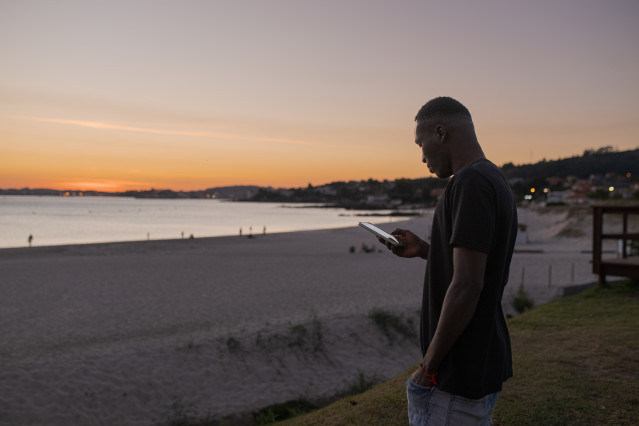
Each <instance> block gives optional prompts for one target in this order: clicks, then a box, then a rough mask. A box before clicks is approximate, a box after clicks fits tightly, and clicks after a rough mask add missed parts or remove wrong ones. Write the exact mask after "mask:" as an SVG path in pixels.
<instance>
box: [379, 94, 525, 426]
mask: <svg viewBox="0 0 639 426" xmlns="http://www.w3.org/2000/svg"><path fill="white" fill-rule="evenodd" d="M415 122H416V127H415V143H416V144H417V145H418V146H419V147H420V148H421V151H422V161H423V162H424V163H426V165H427V166H428V169H429V170H430V171H431V173H434V174H436V175H437V177H440V178H449V177H451V176H453V177H452V178H451V179H450V181H449V182H448V185H447V187H446V191H445V192H444V194H443V195H442V197H441V199H440V200H439V202H438V203H437V207H436V208H435V215H434V217H433V225H432V229H431V242H430V244H429V243H427V242H426V241H424V240H422V239H421V238H419V237H418V236H417V235H416V234H414V233H412V232H410V231H407V230H403V229H397V230H395V231H393V232H392V234H393V235H395V236H396V237H397V238H398V239H399V240H400V242H402V243H403V245H401V246H399V247H395V246H392V245H391V244H390V243H388V244H387V247H388V248H389V249H390V250H392V252H393V253H394V254H396V255H397V256H400V257H407V258H408V257H421V258H423V259H427V260H428V262H427V264H426V275H425V278H424V293H423V300H422V314H421V316H422V317H421V346H422V355H423V360H422V362H421V363H420V366H419V368H418V369H417V371H415V373H414V374H413V375H412V376H411V377H410V378H409V379H408V381H407V383H406V388H407V395H408V415H409V421H410V423H411V424H415V425H444V424H447V425H448V424H450V425H466V424H473V425H474V424H477V425H484V424H487V425H488V424H492V412H493V409H494V406H495V402H496V401H497V397H498V395H499V392H500V391H501V389H502V383H503V382H504V381H505V380H506V379H508V378H509V377H511V376H512V362H511V349H510V337H509V335H508V329H507V327H506V321H505V318H504V313H503V311H502V307H501V298H502V294H503V291H504V287H505V285H506V282H507V281H508V273H509V268H510V260H511V257H512V253H513V248H514V245H515V237H516V235H517V210H516V206H515V202H514V198H513V196H512V191H511V190H510V187H509V186H508V183H507V182H506V179H505V177H504V176H503V174H502V173H501V172H500V170H499V169H498V168H497V167H496V166H495V165H494V164H493V163H491V162H490V161H488V160H487V159H486V157H485V156H484V153H483V151H482V149H481V146H480V145H479V142H478V141H477V136H476V134H475V129H474V125H473V120H472V117H471V115H470V113H469V112H468V110H467V109H466V107H464V106H463V105H462V104H461V103H459V102H458V101H456V100H455V99H452V98H448V97H440V98H435V99H433V100H431V101H429V102H428V103H426V104H425V105H424V106H423V107H422V108H421V110H420V111H419V113H418V114H417V116H416V117H415ZM380 241H382V242H383V240H380Z"/></svg>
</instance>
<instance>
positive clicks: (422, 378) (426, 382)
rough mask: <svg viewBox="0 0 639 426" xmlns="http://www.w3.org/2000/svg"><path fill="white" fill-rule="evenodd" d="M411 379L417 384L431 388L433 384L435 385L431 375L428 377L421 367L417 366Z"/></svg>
mask: <svg viewBox="0 0 639 426" xmlns="http://www.w3.org/2000/svg"><path fill="white" fill-rule="evenodd" d="M410 379H411V380H412V381H413V383H415V384H416V385H420V386H423V387H425V388H429V387H431V386H433V382H432V380H431V379H430V377H428V376H427V375H425V374H424V373H423V372H422V369H421V368H417V370H415V372H414V373H413V375H412V376H411V377H410Z"/></svg>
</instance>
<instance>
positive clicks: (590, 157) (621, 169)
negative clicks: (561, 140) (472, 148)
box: [502, 147, 639, 179]
mask: <svg viewBox="0 0 639 426" xmlns="http://www.w3.org/2000/svg"><path fill="white" fill-rule="evenodd" d="M502 171H503V173H504V174H505V175H506V177H507V178H509V179H512V178H521V179H537V178H540V177H551V176H554V177H566V176H576V177H578V178H583V179H585V178H588V177H589V176H590V175H605V174H608V173H615V174H617V175H620V176H625V175H626V174H627V173H631V174H632V176H639V149H634V150H630V151H614V150H613V149H612V148H611V147H604V148H600V149H598V150H587V151H584V153H583V155H582V156H580V157H570V158H563V159H559V160H551V161H546V160H543V161H540V162H538V163H535V164H523V165H519V166H515V165H514V164H513V163H507V164H504V165H503V166H502Z"/></svg>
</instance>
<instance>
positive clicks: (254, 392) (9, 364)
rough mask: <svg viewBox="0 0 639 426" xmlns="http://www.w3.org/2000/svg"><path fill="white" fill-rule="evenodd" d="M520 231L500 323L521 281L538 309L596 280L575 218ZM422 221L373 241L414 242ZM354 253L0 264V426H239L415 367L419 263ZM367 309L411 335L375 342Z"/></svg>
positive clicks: (281, 237)
mask: <svg viewBox="0 0 639 426" xmlns="http://www.w3.org/2000/svg"><path fill="white" fill-rule="evenodd" d="M519 215H520V223H524V222H525V223H527V225H528V229H527V239H528V242H522V243H520V244H518V246H517V252H516V253H515V255H514V256H513V261H512V266H511V275H510V282H509V285H508V286H507V288H506V293H505V295H504V300H503V304H504V308H505V311H506V312H507V313H508V314H515V312H514V310H513V308H512V305H511V303H510V301H511V299H512V296H513V295H514V294H515V293H516V291H517V290H518V288H519V285H520V284H521V282H522V280H523V283H524V287H525V289H526V291H527V293H528V294H529V296H530V297H532V298H533V299H534V300H535V303H536V304H541V303H545V302H548V301H550V300H552V299H554V298H556V297H559V296H560V295H561V294H563V291H564V290H563V289H564V288H565V287H567V286H571V285H577V284H585V283H591V282H594V281H595V280H596V277H595V276H594V275H593V274H592V272H591V265H590V263H589V262H590V260H591V254H589V253H585V252H584V251H587V250H590V249H591V239H590V238H591V237H590V232H591V229H590V228H591V227H592V225H591V221H590V218H589V216H586V217H579V216H577V217H568V216H567V213H566V212H559V213H546V214H540V212H536V211H528V210H527V211H520V213H519ZM362 220H369V219H362ZM430 220H431V218H430V217H422V218H416V219H412V220H410V221H404V222H396V223H381V224H379V226H380V227H382V228H383V229H386V230H388V231H391V230H393V229H395V228H396V227H402V228H408V229H412V230H414V231H415V232H417V233H418V234H420V235H422V236H423V237H424V238H427V237H428V234H429V229H430ZM356 221H357V220H354V222H356ZM371 221H372V222H376V221H375V220H374V219H372V220H371ZM570 230H572V231H571V232H568V231H570ZM575 230H578V232H577V231H575ZM558 235H567V236H565V237H560V236H558ZM362 243H366V244H368V245H369V246H370V245H372V244H374V243H376V242H375V240H374V239H373V238H372V236H370V235H369V234H368V233H366V232H365V231H363V230H362V229H360V228H358V227H356V226H353V227H352V228H347V229H332V230H325V231H308V232H294V233H281V234H267V235H259V236H258V237H257V238H254V239H249V238H246V237H243V238H240V237H222V238H208V239H194V240H171V241H144V242H134V243H109V244H91V245H74V246H59V247H35V248H24V249H4V250H0V277H1V279H0V294H2V298H1V299H0V329H1V330H2V343H1V344H0V363H1V365H2V368H1V369H0V424H2V425H16V424H20V425H41V424H47V425H76V424H77V425H93V424H95V425H115V424H127V425H155V424H157V425H161V424H166V423H168V422H169V421H170V420H171V419H174V418H177V417H179V416H182V415H185V414H186V415H189V416H192V417H200V418H201V417H207V416H208V417H209V418H223V417H227V416H233V418H234V419H240V420H242V419H247V418H248V417H247V413H250V412H251V411H255V410H258V409H260V408H263V407H265V406H267V405H270V404H274V403H280V402H285V401H287V400H292V399H306V400H310V401H319V402H321V401H326V400H328V399H330V398H331V397H333V396H334V395H336V394H338V393H339V392H340V391H343V390H345V389H347V388H349V387H350V386H353V385H354V384H356V383H358V381H361V380H371V381H372V380H382V379H385V378H389V377H392V376H394V375H396V374H399V373H400V372H402V371H403V370H405V369H406V368H407V367H409V366H410V365H413V364H414V363H416V362H418V360H419V358H420V356H421V355H420V351H419V341H418V337H417V332H418V327H419V326H418V315H419V308H420V301H421V292H422V280H423V273H424V268H425V262H424V261H422V260H418V259H398V258H396V257H395V256H393V255H392V254H390V253H388V252H387V251H386V250H385V249H383V248H382V247H381V246H376V247H379V248H382V250H376V251H375V252H372V253H364V252H362V251H360V247H361V245H362ZM351 247H354V248H355V252H354V253H351V252H350V248H351ZM375 309H377V310H383V311H384V312H387V313H391V314H393V315H395V316H396V317H399V318H400V319H401V320H402V321H403V322H404V323H406V324H409V325H411V327H412V330H413V331H414V334H413V335H412V336H411V335H410V333H400V332H397V331H395V330H392V329H387V330H384V329H383V328H382V327H380V326H379V325H377V324H376V322H375V321H374V320H373V319H372V318H371V316H370V315H369V313H370V312H371V311H372V310H375ZM243 415H244V417H242V416H243Z"/></svg>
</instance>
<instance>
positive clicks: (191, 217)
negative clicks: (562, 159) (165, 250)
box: [0, 195, 394, 248]
mask: <svg viewBox="0 0 639 426" xmlns="http://www.w3.org/2000/svg"><path fill="white" fill-rule="evenodd" d="M393 218H394V216H391V211H390V210H375V211H360V210H357V211H354V210H346V209H343V208H334V207H325V206H323V205H318V204H283V203H263V202H259V203H258V202H234V201H224V200H213V199H137V198H126V197H87V196H84V197H78V196H76V197H73V196H71V197H63V196H17V195H15V196H0V248H9V247H26V246H28V245H29V237H30V236H31V244H32V245H33V246H55V245H67V244H86V243H102V242H118V241H143V240H160V239H179V238H190V237H191V236H193V238H202V237H215V236H226V235H239V234H240V232H241V233H242V235H246V236H248V235H249V234H251V233H252V234H254V235H259V234H263V233H273V232H289V231H302V230H316V229H330V228H341V227H349V226H357V224H358V223H359V222H360V221H370V222H374V223H383V222H390V221H392V220H393Z"/></svg>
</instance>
